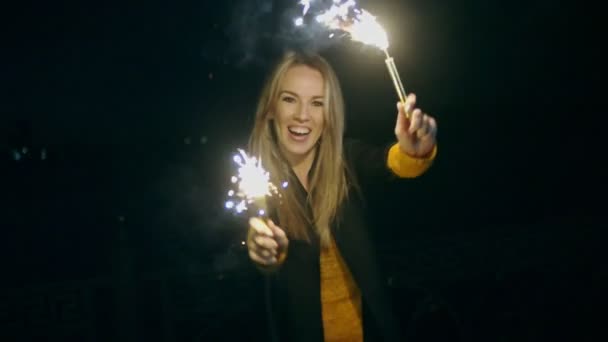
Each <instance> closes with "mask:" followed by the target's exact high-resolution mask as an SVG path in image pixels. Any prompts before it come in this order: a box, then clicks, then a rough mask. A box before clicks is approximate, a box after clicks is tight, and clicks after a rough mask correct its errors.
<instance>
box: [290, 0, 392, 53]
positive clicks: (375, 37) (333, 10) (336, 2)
mask: <svg viewBox="0 0 608 342" xmlns="http://www.w3.org/2000/svg"><path fill="white" fill-rule="evenodd" d="M310 2H311V0H300V4H301V5H303V6H304V9H303V11H302V17H298V18H296V19H295V20H294V23H295V25H296V26H301V25H302V24H303V22H304V18H303V17H304V16H305V15H306V13H307V12H308V10H309V9H310ZM356 6H357V2H356V1H355V0H346V1H344V0H333V4H332V5H331V7H330V8H329V9H328V10H326V11H325V12H322V13H321V14H318V15H317V16H316V20H317V22H319V23H321V24H323V25H325V26H326V27H327V28H329V29H332V30H341V31H344V32H346V33H348V34H349V35H350V36H351V39H352V40H355V41H359V42H361V43H363V44H367V45H373V46H376V47H378V48H379V49H382V50H386V49H388V46H389V43H388V37H387V35H386V31H384V29H383V28H382V26H381V25H380V24H379V23H378V22H377V21H376V17H374V16H373V15H371V14H370V13H369V12H368V11H366V10H364V9H361V10H360V9H358V8H356ZM333 36H334V34H333V33H331V34H330V36H329V37H330V38H332V37H333Z"/></svg>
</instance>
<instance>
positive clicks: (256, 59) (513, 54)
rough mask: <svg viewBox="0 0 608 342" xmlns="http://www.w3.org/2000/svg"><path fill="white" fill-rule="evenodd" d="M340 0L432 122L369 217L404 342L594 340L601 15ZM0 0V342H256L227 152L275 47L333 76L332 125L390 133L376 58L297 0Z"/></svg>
mask: <svg viewBox="0 0 608 342" xmlns="http://www.w3.org/2000/svg"><path fill="white" fill-rule="evenodd" d="M317 2H318V3H320V2H321V0H318V1H317ZM313 3H314V2H313ZM358 3H359V5H360V6H361V7H363V8H366V9H367V10H369V11H370V12H371V13H373V14H374V15H376V16H377V17H378V19H379V21H380V22H381V23H382V25H383V26H384V27H385V29H386V30H387V32H388V35H389V40H390V42H391V47H390V48H389V51H390V52H391V54H392V55H393V57H394V58H395V61H396V64H397V67H398V69H399V72H400V74H401V79H402V80H403V82H404V86H405V88H406V91H409V92H414V93H416V95H417V96H418V105H419V106H420V107H421V108H422V109H424V110H425V111H427V112H428V113H430V114H431V115H433V116H434V117H435V118H436V119H437V122H438V125H439V133H438V140H439V155H438V159H437V161H436V163H435V165H434V166H433V168H432V169H430V170H429V172H427V173H426V174H425V175H424V176H422V177H421V178H419V179H416V180H415V181H403V182H397V183H395V184H393V185H391V186H390V187H386V188H382V189H381V190H382V191H381V193H380V194H379V195H380V197H379V198H380V199H379V200H378V201H375V202H374V206H373V208H372V209H373V210H374V211H375V214H376V215H377V216H376V217H378V221H377V231H376V232H377V240H378V241H377V245H378V250H379V252H380V254H381V255H380V256H381V258H382V259H383V261H384V263H383V264H384V265H385V266H386V268H387V272H388V273H387V278H386V281H387V285H388V286H390V287H391V289H392V290H394V294H395V296H396V297H395V298H396V299H395V300H396V302H397V303H398V307H399V308H400V312H399V315H400V317H399V319H400V321H401V323H402V325H403V326H404V327H405V328H406V331H407V335H408V337H409V341H549V340H551V341H555V340H568V341H572V340H575V341H592V340H593V341H595V340H601V338H600V337H595V336H597V335H598V334H600V335H605V333H604V331H603V330H604V329H603V328H604V326H603V323H604V317H605V313H604V312H603V311H604V308H605V304H607V302H606V295H605V289H606V285H608V284H607V281H606V280H607V279H608V277H607V273H608V272H607V271H606V267H605V265H604V262H602V260H605V259H606V256H605V254H606V251H605V248H604V245H605V238H606V233H605V229H606V222H607V220H606V213H605V209H604V207H605V203H606V200H605V194H606V183H605V181H604V174H605V173H604V172H605V169H604V167H603V163H604V162H605V161H606V155H605V151H604V149H603V148H604V145H605V144H604V140H605V139H604V138H605V132H604V122H603V117H604V115H605V114H606V113H605V109H604V108H605V107H604V106H603V103H602V105H600V100H604V99H603V98H602V97H601V96H602V95H603V94H600V89H599V87H598V86H597V85H598V84H599V83H600V82H602V81H603V80H604V72H605V59H604V58H603V52H601V50H600V48H601V47H602V45H603V44H602V43H601V42H602V41H603V39H604V38H602V37H601V35H600V34H599V33H598V30H599V24H600V23H599V15H598V13H599V11H598V9H595V8H593V7H591V5H582V4H580V2H574V1H548V0H530V1H500V0H497V1H435V0H424V1H423V0H400V1H397V0H376V1H364V0H360V1H359V2H358ZM5 6H6V7H5V8H4V9H3V10H2V11H1V12H0V13H1V14H0V15H1V16H2V23H3V25H2V26H4V29H3V30H2V31H3V35H2V36H3V39H2V42H3V44H2V53H1V54H0V75H1V76H0V79H1V80H2V82H1V83H0V87H1V88H0V90H1V91H0V93H1V94H2V100H1V101H0V199H1V203H2V206H1V207H0V208H1V210H0V228H1V229H0V234H1V237H0V253H1V254H0V266H1V268H0V269H1V270H2V282H0V284H1V286H2V287H1V289H2V291H1V292H0V296H1V297H2V299H1V300H0V337H1V339H2V340H3V341H30V340H46V341H51V340H52V341H140V340H146V341H232V340H265V339H266V337H267V336H266V335H265V328H264V327H265V326H264V322H265V320H264V308H263V283H262V278H261V277H260V275H258V274H257V272H256V271H255V270H254V269H253V268H252V267H251V264H250V263H249V261H248V258H247V253H246V248H245V246H244V245H243V243H242V241H243V239H244V237H245V233H246V227H244V226H243V225H242V224H241V222H240V221H239V219H238V218H235V217H233V216H232V215H230V214H228V213H227V212H226V210H225V209H224V208H223V204H224V200H225V191H226V189H227V185H228V182H229V177H230V175H231V173H232V172H233V170H234V168H233V163H232V161H231V156H232V154H233V152H235V151H236V149H237V148H239V147H244V146H245V143H246V141H247V135H248V132H249V130H250V128H251V126H252V123H253V120H252V117H253V114H254V110H255V104H256V98H257V96H258V95H259V93H260V90H261V86H262V83H263V81H264V79H265V77H266V74H267V72H268V71H269V68H270V66H271V62H272V61H274V59H275V58H276V57H277V56H278V54H279V53H280V52H281V51H283V50H284V49H286V48H301V49H309V50H314V51H318V52H320V53H322V54H323V55H324V56H325V57H326V58H327V59H328V60H329V61H330V62H331V63H332V65H333V66H334V67H335V69H336V72H337V73H338V76H339V78H340V80H341V82H342V86H343V90H344V94H345V100H346V107H347V136H348V137H352V138H357V139H361V140H365V141H367V142H369V143H373V144H377V145H379V146H383V145H385V144H387V143H390V142H391V141H392V140H393V139H394V135H393V127H394V119H395V115H396V113H395V102H396V101H397V98H396V95H395V92H394V89H393V86H392V83H391V80H390V77H389V75H388V72H387V70H386V67H385V65H384V56H383V54H382V53H381V52H379V51H377V50H375V49H373V48H370V47H366V46H363V45H361V44H359V43H355V42H352V41H350V40H349V39H347V38H344V37H340V36H339V35H338V36H334V37H333V38H329V36H328V33H327V32H324V31H322V30H319V29H318V28H314V27H300V28H298V27H295V26H294V25H293V18H294V17H295V16H296V15H297V14H298V11H300V10H301V6H299V5H298V1H297V0H283V1H278V0H275V1H272V0H247V1H245V0H240V1H237V0H224V1H181V2H176V3H169V2H149V1H148V2H139V1H136V2H122V1H106V2H86V1H79V2H76V1H59V2H41V1H37V2H30V1H23V2H18V3H17V2H14V3H12V4H10V6H9V5H5ZM312 10H314V7H313V9H312Z"/></svg>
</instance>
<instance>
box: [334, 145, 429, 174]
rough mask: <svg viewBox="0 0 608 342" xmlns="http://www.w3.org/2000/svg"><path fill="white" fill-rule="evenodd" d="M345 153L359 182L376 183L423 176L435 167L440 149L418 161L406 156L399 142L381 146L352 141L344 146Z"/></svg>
mask: <svg viewBox="0 0 608 342" xmlns="http://www.w3.org/2000/svg"><path fill="white" fill-rule="evenodd" d="M344 151H345V156H346V160H347V164H348V165H349V168H351V173H353V172H354V173H355V175H356V177H357V180H358V181H359V182H361V183H374V182H383V181H389V180H393V179H397V178H416V177H419V176H421V175H422V174H424V173H425V172H426V171H427V170H428V169H429V168H430V167H431V165H432V164H433V161H434V160H435V157H436V155H437V146H435V147H434V148H433V151H432V152H431V153H430V154H429V155H428V156H425V157H423V158H415V157H412V156H409V155H407V154H405V153H403V152H402V151H401V150H400V149H399V145H398V144H397V143H391V144H387V145H385V146H380V147H378V146H373V145H371V144H367V143H364V142H362V141H360V140H355V139H349V140H346V141H345V143H344Z"/></svg>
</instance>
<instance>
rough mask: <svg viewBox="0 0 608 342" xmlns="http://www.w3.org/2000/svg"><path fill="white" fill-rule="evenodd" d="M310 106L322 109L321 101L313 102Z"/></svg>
mask: <svg viewBox="0 0 608 342" xmlns="http://www.w3.org/2000/svg"><path fill="white" fill-rule="evenodd" d="M312 105H313V106H315V107H323V101H313V102H312Z"/></svg>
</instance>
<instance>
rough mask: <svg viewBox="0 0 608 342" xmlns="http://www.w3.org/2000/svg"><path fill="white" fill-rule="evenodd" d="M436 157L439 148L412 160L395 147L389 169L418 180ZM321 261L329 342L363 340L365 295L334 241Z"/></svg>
mask: <svg viewBox="0 0 608 342" xmlns="http://www.w3.org/2000/svg"><path fill="white" fill-rule="evenodd" d="M436 154H437V147H435V148H434V149H433V151H432V153H431V154H430V155H429V156H427V157H424V158H412V157H410V156H408V155H406V154H404V153H402V152H401V151H400V150H399V145H398V144H395V145H393V146H392V147H391V149H390V150H389V153H388V159H387V166H388V167H389V168H390V169H391V170H392V171H393V172H394V173H395V174H396V175H397V176H399V177H402V178H406V177H417V176H418V175H420V174H422V173H423V172H424V171H426V169H428V167H429V166H430V164H431V162H432V161H433V159H434V158H435V155H436ZM319 260H320V261H319V262H320V266H321V304H322V315H323V334H324V336H325V341H327V342H330V341H331V342H339V341H344V342H346V341H349V342H360V341H363V326H362V320H361V314H362V313H361V293H360V291H359V288H358V287H357V284H356V283H355V281H354V280H353V278H352V275H351V273H350V271H349V269H348V267H347V266H346V263H345V262H344V260H343V259H342V257H341V255H340V252H339V251H338V248H337V247H336V243H335V241H334V240H333V238H332V240H331V245H330V246H329V248H324V249H322V250H321V256H320V259H319Z"/></svg>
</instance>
